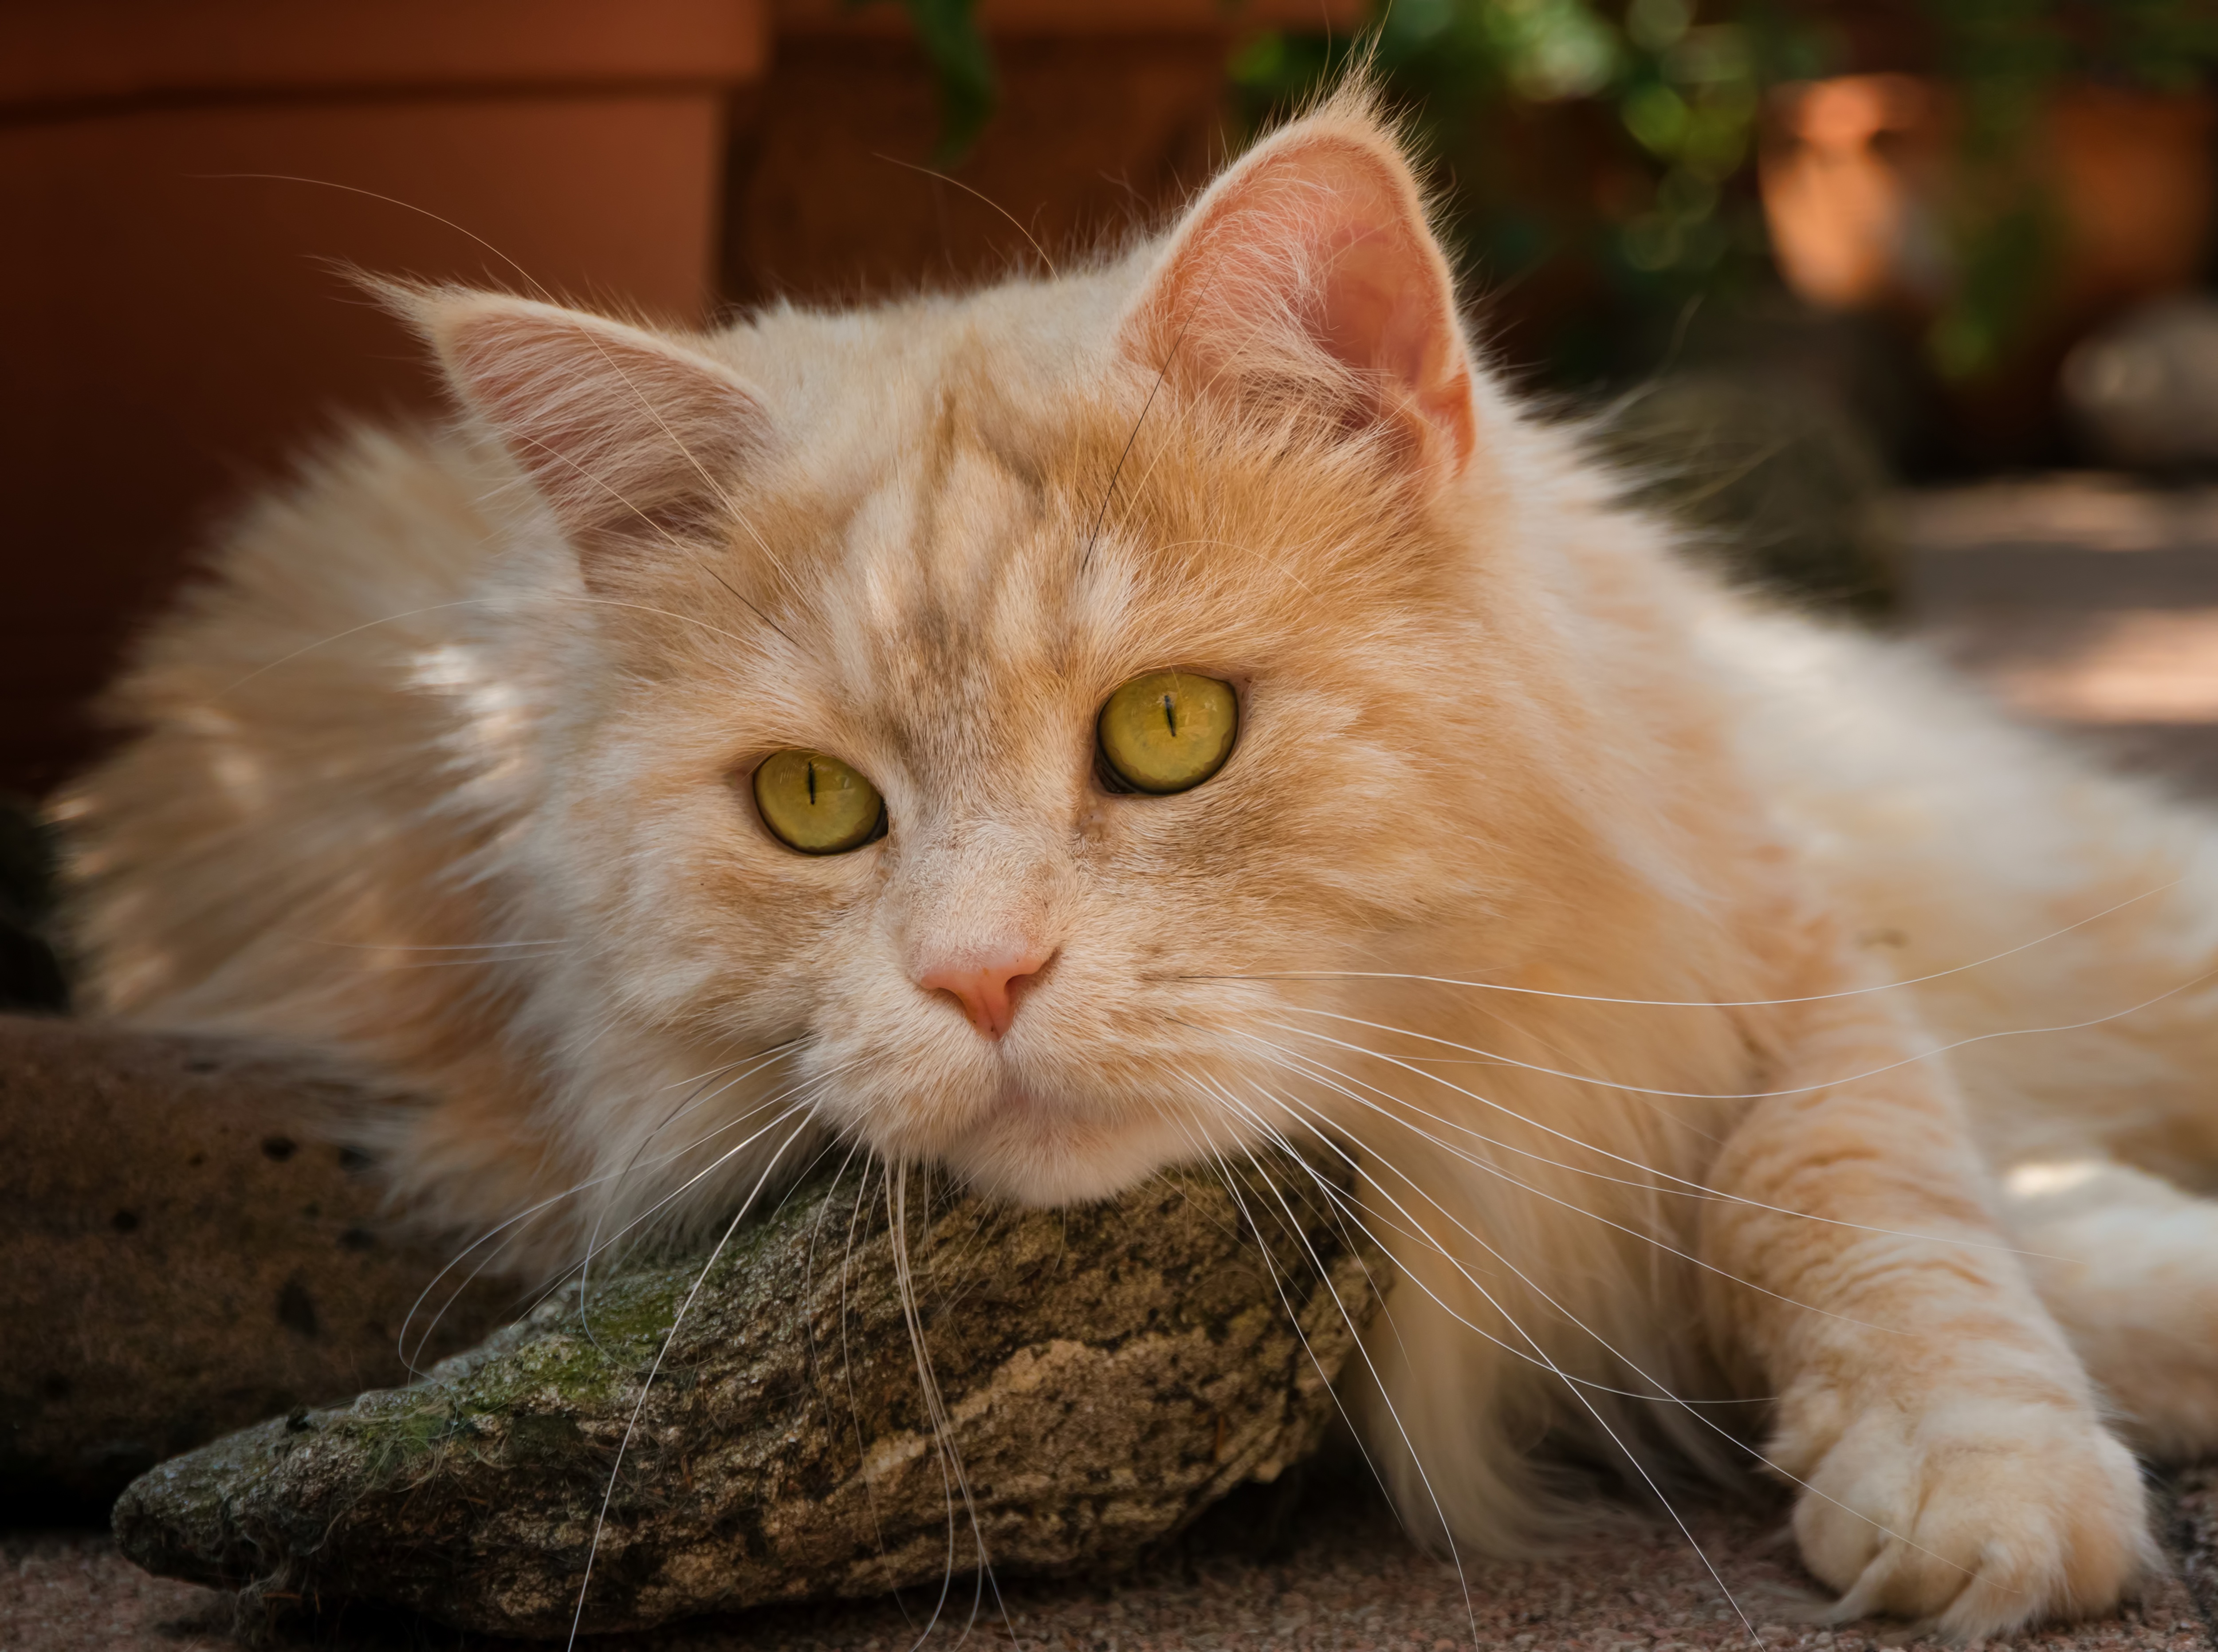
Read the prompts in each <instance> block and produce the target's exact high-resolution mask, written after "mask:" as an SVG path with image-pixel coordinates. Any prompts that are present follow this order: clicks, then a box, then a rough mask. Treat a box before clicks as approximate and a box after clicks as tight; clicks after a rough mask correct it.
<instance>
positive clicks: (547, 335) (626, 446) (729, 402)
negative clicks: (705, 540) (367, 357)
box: [384, 288, 770, 586]
mask: <svg viewBox="0 0 2218 1652" xmlns="http://www.w3.org/2000/svg"><path fill="white" fill-rule="evenodd" d="M384 295H385V297H386V299H387V302H389V303H392V304H393V306H395V307H396V308H398V309H400V311H401V312H403V314H404V315H405V316H406V318H407V319H409V320H410V321H412V323H414V325H416V327H417V328H418V330H419V331H421V332H422V333H423V334H424V337H426V338H428V339H429V340H430V341H431V346H432V348H433V349H434V350H436V351H437V354H438V357H439V362H440V365H441V366H442V367H443V368H445V369H446V374H447V378H448V381H449V383H451V384H452V385H453V387H454V388H455V393H456V394H457V395H459V396H460V397H461V398H462V401H463V403H464V404H465V405H467V406H468V408H469V409H470V410H471V411H473V412H474V413H476V414H478V415H479V416H480V418H483V419H484V420H485V422H486V424H487V425H489V426H490V427H491V428H492V429H493V431H494V433H495V434H496V435H498V436H499V437H500V439H501V441H502V442H503V443H504V444H505V446H506V447H507V449H508V450H509V452H510V453H511V454H512V455H514V456H515V459H516V461H517V464H519V465H521V466H522V467H524V473H525V474H527V475H528V476H530V478H531V480H532V483H533V485H534V486H536V487H537V488H538V490H539V492H540V493H541V495H542V497H543V498H545V499H546V500H547V503H548V505H550V506H551V507H552V508H553V510H554V515H555V517H556V518H557V519H558V520H559V521H560V522H561V524H562V528H563V531H564V532H565V534H566V535H567V536H568V538H569V540H570V542H571V543H572V544H573V545H574V546H575V547H576V548H577V550H578V554H579V560H580V562H581V563H582V565H583V567H584V572H585V583H586V585H588V586H594V585H598V584H600V583H601V582H602V581H604V579H606V577H607V576H608V575H609V573H610V572H612V565H613V564H615V563H616V562H618V561H621V560H633V559H637V558H641V557H643V556H651V555H653V554H654V553H655V552H656V551H657V550H658V549H664V550H666V549H670V548H675V547H677V546H678V545H681V544H684V543H685V542H687V541H688V540H689V539H690V538H691V537H695V536H697V535H699V534H700V532H701V531H702V530H703V529H709V527H710V526H711V525H712V524H713V523H716V522H717V521H718V520H720V519H722V518H724V517H728V516H729V514H730V501H729V498H728V487H729V486H730V485H731V483H732V481H733V480H734V478H736V477H737V476H738V475H739V473H740V470H741V469H742V467H744V466H745V465H746V464H747V461H748V460H749V459H750V458H751V457H752V456H753V455H755V454H757V453H759V451H760V450H761V449H762V448H763V447H764V445H765V443H766V442H767V441H768V440H769V435H770V425H769V420H768V418H767V415H766V414H765V411H764V408H763V405H762V403H761V401H760V400H759V399H758V398H757V397H756V395H755V394H754V393H753V391H752V390H750V389H749V388H748V387H747V385H746V384H745V383H743V382H742V381H740V379H738V378H737V377H736V376H734V374H732V373H731V372H729V371H728V369H726V368H723V367H722V366H721V365H719V364H718V363H716V362H711V361H709V360H707V359H705V358H704V357H702V356H697V355H694V354H693V353H692V352H691V351H689V350H684V349H682V348H680V347H679V346H678V345H676V344H673V343H670V342H668V341H666V340H665V339H662V338H659V337H656V336H655V335H654V334H653V333H650V332H647V331H642V330H641V329H640V328H637V327H633V326H628V325H625V324H624V323H623V322H620V321H610V320H607V319H604V318H602V317H599V316H591V315H585V314H583V313H581V312H578V311H575V310H566V309H562V308H560V307H559V306H554V305H551V304H539V303H535V302H533V301H532V300H529V299H520V298H511V297H509V296H507V295H505V294H493V293H478V292H469V291H457V290H454V289H440V288H432V289H428V290H426V289H421V288H416V289H411V288H386V289H385V294H384Z"/></svg>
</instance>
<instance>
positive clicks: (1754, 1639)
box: [1246, 1109, 1763, 1649]
mask: <svg viewBox="0 0 2218 1652" xmlns="http://www.w3.org/2000/svg"><path fill="white" fill-rule="evenodd" d="M1246 1111H1248V1117H1250V1118H1251V1119H1253V1120H1254V1121H1255V1123H1256V1124H1257V1125H1258V1126H1260V1127H1261V1128H1262V1129H1266V1130H1270V1129H1271V1127H1270V1125H1269V1124H1268V1123H1267V1122H1266V1121H1265V1120H1264V1119H1263V1118H1262V1117H1261V1116H1260V1115H1258V1114H1256V1113H1255V1111H1253V1110H1252V1109H1249V1110H1246ZM1271 1133H1272V1135H1273V1136H1274V1137H1276V1139H1278V1140H1279V1142H1282V1143H1283V1142H1284V1141H1285V1138H1284V1137H1283V1136H1279V1135H1278V1133H1277V1132H1276V1131H1274V1130H1273V1131H1272V1132H1271ZM1289 1150H1290V1151H1291V1149H1289ZM1336 1150H1338V1151H1341V1154H1342V1156H1343V1157H1345V1158H1347V1159H1348V1163H1349V1165H1350V1166H1352V1167H1353V1168H1354V1170H1355V1172H1356V1173H1357V1174H1358V1175H1359V1176H1361V1177H1363V1178H1364V1179H1365V1180H1366V1181H1368V1182H1369V1183H1370V1184H1371V1185H1372V1186H1373V1187H1374V1188H1377V1189H1378V1190H1379V1192H1380V1193H1381V1194H1383V1195H1385V1197H1386V1198H1387V1200H1388V1201H1389V1202H1390V1203H1393V1205H1394V1207H1395V1208H1396V1209H1397V1210H1401V1209H1402V1205H1401V1202H1400V1201H1399V1200H1397V1199H1396V1198H1395V1197H1394V1196H1393V1195H1392V1194H1391V1193H1390V1192H1388V1191H1386V1189H1385V1186H1384V1185H1382V1184H1381V1183H1380V1182H1379V1179H1378V1178H1377V1177H1375V1176H1372V1175H1371V1174H1370V1173H1369V1172H1366V1171H1365V1170H1364V1169H1363V1167H1362V1166H1360V1164H1358V1163H1357V1162H1356V1160H1355V1159H1354V1155H1352V1154H1347V1153H1346V1152H1345V1150H1344V1149H1336ZM1412 1185H1414V1184H1412ZM1417 1191H1419V1192H1421V1193H1422V1192H1423V1190H1422V1188H1420V1189H1418V1190H1417ZM1427 1197H1428V1203H1432V1204H1434V1206H1435V1208H1438V1205H1439V1202H1438V1201H1437V1200H1434V1199H1431V1198H1430V1197H1429V1196H1427ZM1403 1214H1404V1215H1405V1216H1406V1215H1407V1214H1408V1212H1407V1211H1406V1210H1405V1211H1403ZM1441 1214H1442V1215H1448V1213H1447V1211H1445V1210H1443V1211H1442V1212H1441ZM1448 1219H1449V1221H1451V1222H1454V1221H1455V1218H1454V1217H1453V1216H1448ZM1457 1225H1458V1226H1459V1227H1460V1226H1461V1224H1460V1223H1458V1224H1457ZM1466 1231H1467V1230H1466ZM1474 1237H1475V1236H1474ZM1478 1243H1479V1244H1480V1245H1481V1246H1482V1247H1484V1248H1485V1250H1486V1251H1487V1253H1488V1254H1489V1255H1490V1256H1492V1257H1494V1258H1495V1259H1496V1260H1497V1261H1499V1262H1501V1263H1502V1265H1503V1266H1505V1267H1507V1268H1509V1270H1510V1271H1511V1272H1513V1273H1515V1274H1516V1275H1517V1277H1518V1278H1519V1279H1521V1280H1523V1281H1524V1283H1525V1284H1526V1285H1527V1288H1528V1289H1530V1290H1533V1292H1534V1293H1535V1294H1536V1295H1538V1296H1540V1298H1541V1300H1542V1301H1544V1302H1547V1303H1548V1305H1549V1306H1550V1307H1552V1308H1553V1309H1555V1310H1556V1311H1557V1312H1558V1313H1559V1314H1562V1315H1564V1317H1565V1318H1566V1319H1568V1320H1570V1321H1571V1323H1572V1324H1574V1325H1577V1326H1578V1327H1579V1328H1580V1329H1581V1330H1583V1331H1586V1332H1587V1334H1588V1335H1589V1336H1591V1337H1593V1338H1594V1339H1595V1341H1596V1342H1597V1343H1600V1344H1601V1345H1602V1346H1603V1347H1604V1348H1609V1344H1608V1342H1607V1341H1606V1340H1604V1339H1603V1338H1602V1335H1601V1334H1600V1333H1597V1332H1595V1331H1593V1330H1590V1329H1589V1327H1586V1326H1585V1325H1583V1324H1581V1322H1580V1321H1579V1320H1578V1319H1577V1316H1576V1315H1572V1314H1571V1313H1570V1312H1569V1311H1568V1310H1567V1309H1564V1307H1563V1306H1562V1304H1560V1303H1558V1302H1555V1301H1554V1300H1553V1299H1552V1298H1551V1297H1550V1296H1548V1295H1547V1293H1546V1292H1545V1291H1542V1290H1540V1287H1539V1286H1537V1285H1534V1284H1533V1282H1532V1281H1531V1280H1530V1279H1527V1278H1526V1276H1525V1275H1524V1273H1523V1272H1522V1271H1520V1270H1519V1269H1518V1268H1517V1267H1516V1265H1515V1264H1514V1263H1511V1262H1509V1260H1508V1259H1506V1258H1504V1257H1503V1256H1502V1253H1500V1252H1499V1251H1496V1250H1495V1249H1494V1247H1491V1246H1489V1245H1487V1244H1486V1242H1485V1241H1484V1240H1478ZM1441 1255H1442V1256H1443V1257H1446V1258H1447V1261H1448V1263H1449V1265H1451V1266H1453V1267H1454V1268H1455V1269H1456V1271H1458V1272H1459V1273H1461V1274H1462V1275H1463V1277H1464V1279H1465V1283H1467V1284H1470V1286H1471V1289H1473V1290H1476V1291H1478V1294H1479V1295H1480V1296H1482V1297H1484V1299H1485V1301H1486V1304H1487V1306H1488V1307H1490V1308H1491V1309H1494V1311H1495V1312H1496V1313H1497V1314H1499V1315H1502V1322H1503V1323H1504V1324H1505V1325H1507V1326H1509V1327H1510V1329H1512V1330H1514V1331H1515V1332H1516V1333H1517V1334H1518V1335H1519V1336H1521V1337H1522V1338H1524V1339H1525V1341H1526V1343H1527V1345H1528V1346H1530V1347H1531V1349H1532V1351H1533V1353H1534V1354H1536V1355H1537V1356H1539V1358H1540V1363H1541V1364H1544V1365H1546V1367H1547V1369H1548V1370H1551V1371H1552V1372H1554V1373H1555V1375H1556V1376H1557V1377H1559V1378H1561V1379H1562V1380H1563V1383H1564V1387H1566V1388H1567V1389H1570V1390H1571V1397H1572V1398H1574V1399H1576V1400H1577V1401H1578V1402H1579V1404H1580V1405H1582V1406H1583V1407H1584V1408H1586V1413H1587V1414H1588V1415H1589V1416H1590V1417H1592V1418H1593V1419H1594V1420H1595V1426H1596V1427H1598V1428H1600V1429H1601V1430H1602V1432H1603V1433H1605V1434H1607V1435H1608V1437H1609V1442H1610V1444H1611V1445H1614V1446H1616V1447H1617V1449H1618V1450H1619V1451H1620V1452H1622V1453H1623V1454H1624V1457H1625V1460H1626V1462H1627V1463H1631V1464H1632V1465H1633V1472H1634V1473H1635V1474H1638V1475H1639V1476H1640V1477H1641V1479H1642V1480H1643V1481H1644V1482H1646V1484H1647V1487H1648V1489H1649V1490H1650V1491H1651V1492H1652V1493H1653V1494H1655V1497H1656V1500H1657V1502H1658V1503H1660V1504H1661V1505H1663V1512H1664V1513H1666V1514H1669V1515H1670V1517H1671V1523H1672V1524H1673V1525H1676V1526H1677V1527H1678V1528H1679V1534H1680V1535H1681V1536H1682V1537H1683V1538H1686V1540H1687V1546H1688V1548H1690V1549H1692V1550H1694V1556H1695V1558H1696V1559H1698V1560H1700V1561H1701V1562H1702V1567H1703V1569H1704V1570H1706V1571H1707V1572H1708V1573H1709V1575H1710V1579H1711V1581H1713V1582H1714V1583H1715V1584H1716V1585H1717V1586H1718V1593H1720V1594H1722V1595H1723V1596H1725V1604H1726V1605H1727V1606H1731V1607H1732V1610H1733V1615H1734V1616H1735V1617H1737V1618H1739V1619H1740V1621H1741V1627H1742V1628H1743V1629H1744V1630H1746V1631H1747V1633H1748V1638H1749V1642H1750V1644H1751V1645H1753V1646H1756V1647H1757V1648H1759V1649H1761V1648H1762V1647H1763V1637H1762V1636H1760V1635H1758V1634H1757V1633H1756V1625H1755V1624H1753V1623H1750V1621H1749V1617H1748V1614H1747V1613H1746V1612H1743V1611H1742V1610H1741V1605H1740V1602H1739V1601H1738V1599H1735V1598H1734V1595H1733V1592H1732V1589H1730V1588H1728V1587H1726V1585H1725V1575H1724V1574H1723V1573H1721V1572H1719V1570H1718V1568H1717V1567H1716V1565H1715V1563H1713V1562H1712V1561H1711V1559H1710V1556H1709V1555H1708V1553H1707V1550H1704V1549H1703V1547H1702V1545H1701V1542H1700V1541H1699V1540H1697V1539H1696V1538H1695V1536H1694V1529H1693V1528H1692V1527H1691V1526H1689V1525H1688V1524H1687V1522H1686V1520H1685V1519H1684V1518H1683V1517H1682V1515H1681V1514H1680V1513H1679V1511H1678V1510H1677V1509H1676V1508H1674V1507H1672V1506H1671V1500H1670V1498H1668V1497H1666V1496H1664V1494H1663V1487H1661V1486H1659V1485H1658V1484H1657V1483H1656V1477H1655V1476H1653V1475H1651V1474H1650V1473H1649V1471H1648V1465H1647V1464H1646V1463H1643V1462H1642V1461H1641V1460H1640V1457H1639V1454H1638V1453H1637V1452H1635V1451H1633V1448H1632V1447H1631V1446H1630V1445H1626V1442H1625V1441H1624V1440H1623V1439H1621V1438H1620V1436H1619V1434H1618V1432H1617V1430H1616V1429H1614V1428H1613V1427H1611V1426H1610V1424H1609V1420H1608V1418H1607V1417H1605V1416H1603V1415H1602V1408H1600V1407H1599V1406H1597V1405H1595V1402H1594V1401H1593V1400H1592V1399H1591V1398H1590V1397H1589V1395H1588V1394H1587V1392H1586V1390H1585V1389H1584V1388H1583V1387H1582V1386H1581V1385H1580V1384H1579V1383H1576V1382H1574V1381H1572V1380H1571V1376H1570V1374H1569V1373H1568V1372H1566V1371H1565V1370H1564V1369H1563V1367H1562V1366H1560V1365H1558V1364H1557V1363H1556V1361H1555V1360H1554V1359H1553V1358H1552V1357H1551V1356H1550V1355H1549V1352H1548V1351H1547V1349H1546V1348H1545V1347H1543V1346H1541V1344H1540V1339H1539V1338H1537V1337H1535V1336H1534V1335H1533V1333H1531V1332H1529V1331H1527V1329H1526V1328H1525V1327H1523V1326H1522V1325H1520V1324H1519V1323H1518V1322H1517V1320H1516V1318H1515V1315H1511V1314H1510V1313H1509V1310H1508V1309H1505V1308H1503V1307H1502V1303H1501V1302H1500V1301H1498V1300H1497V1299H1496V1296H1495V1295H1494V1293H1493V1292H1492V1291H1490V1290H1488V1289H1487V1288H1486V1287H1485V1285H1484V1284H1481V1283H1480V1282H1479V1281H1478V1278H1476V1277H1475V1276H1474V1275H1473V1274H1471V1271H1469V1270H1468V1269H1466V1268H1465V1267H1463V1266H1462V1265H1461V1264H1460V1263H1459V1262H1458V1261H1457V1260H1456V1259H1455V1258H1454V1257H1453V1256H1450V1255H1448V1253H1447V1251H1446V1250H1445V1249H1442V1250H1441ZM1610 1352H1613V1353H1614V1352H1616V1351H1615V1350H1614V1349H1611V1350H1610ZM1620 1358H1621V1356H1620ZM1626 1364H1627V1365H1628V1366H1629V1367H1630V1368H1631V1369H1633V1370H1636V1371H1639V1374H1640V1375H1641V1376H1642V1377H1647V1379H1648V1380H1649V1381H1650V1382H1651V1383H1653V1382H1655V1381H1656V1379H1655V1378H1654V1377H1649V1376H1648V1373H1647V1372H1646V1371H1640V1370H1639V1366H1638V1365H1634V1364H1633V1363H1632V1362H1631V1361H1629V1360H1628V1361H1626ZM1657 1387H1658V1388H1659V1389H1662V1390H1663V1393H1665V1394H1666V1395H1668V1394H1670V1389H1668V1388H1664V1387H1663V1384H1662V1383H1657ZM1382 1391H1383V1389H1382ZM1411 1460H1412V1461H1413V1462H1414V1461H1415V1460H1416V1459H1415V1458H1414V1457H1412V1459H1411ZM1418 1471H1419V1473H1420V1474H1422V1472H1423V1468H1422V1464H1420V1465H1419V1469H1418Z"/></svg>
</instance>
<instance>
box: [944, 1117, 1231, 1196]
mask: <svg viewBox="0 0 2218 1652" xmlns="http://www.w3.org/2000/svg"><path fill="white" fill-rule="evenodd" d="M937 1156H938V1157H939V1160H940V1161H941V1162H942V1163H943V1164H945V1166H947V1168H948V1169H950V1170H951V1171H952V1172H955V1174H956V1175H957V1176H959V1177H961V1178H962V1179H963V1181H965V1182H966V1183H968V1184H969V1185H970V1186H971V1187H972V1188H974V1189H976V1191H978V1192H980V1193H982V1194H985V1195H986V1196H987V1197H990V1198H998V1199H1007V1200H1008V1201H1009V1202H1010V1203H1015V1204H1025V1205H1032V1206H1055V1205H1063V1204H1087V1203H1093V1202H1094V1201H1096V1200H1099V1199H1106V1198H1113V1197H1115V1196H1116V1195H1118V1194H1119V1193H1122V1192H1124V1191H1125V1190H1126V1189H1127V1188H1130V1187H1131V1186H1133V1185H1135V1184H1137V1183H1139V1182H1143V1181H1145V1180H1146V1179H1148V1178H1149V1176H1151V1175H1153V1174H1154V1173H1155V1172H1156V1171H1159V1170H1162V1169H1163V1168H1165V1167H1166V1166H1170V1165H1173V1164H1176V1163H1178V1162H1180V1160H1186V1159H1192V1158H1195V1157H1197V1156H1198V1155H1197V1154H1196V1152H1195V1149H1194V1147H1193V1139H1192V1137H1191V1136H1190V1135H1188V1134H1186V1132H1185V1131H1184V1130H1182V1129H1180V1128H1179V1127H1178V1126H1177V1125H1176V1124H1175V1123H1173V1122H1172V1121H1171V1120H1169V1119H1168V1118H1164V1119H1147V1118H1140V1119H1125V1120H1120V1121H1118V1123H1113V1124H1111V1123H1103V1122H1101V1121H1099V1120H1095V1119H1081V1118H1074V1117H1071V1116H1070V1115H1069V1114H1067V1113H1062V1112H1059V1111H1057V1110H1055V1109H1052V1108H1049V1107H1043V1106H1040V1105H1038V1104H1032V1103H1029V1102H1027V1101H1025V1099H1024V1098H1013V1100H1012V1101H1011V1102H1010V1103H1009V1104H1005V1105H1003V1106H1001V1107H999V1108H997V1109H996V1110H995V1111H994V1114H993V1116H992V1117H990V1118H988V1119H987V1120H985V1121H983V1122H982V1123H979V1124H977V1125H976V1126H974V1127H972V1128H971V1129H968V1130H966V1131H964V1132H963V1134H962V1135H960V1136H959V1137H958V1138H957V1139H956V1140H954V1141H952V1142H948V1143H946V1144H945V1145H944V1146H943V1147H942V1148H941V1149H940V1151H939V1154H938V1155H937Z"/></svg>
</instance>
